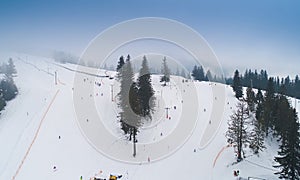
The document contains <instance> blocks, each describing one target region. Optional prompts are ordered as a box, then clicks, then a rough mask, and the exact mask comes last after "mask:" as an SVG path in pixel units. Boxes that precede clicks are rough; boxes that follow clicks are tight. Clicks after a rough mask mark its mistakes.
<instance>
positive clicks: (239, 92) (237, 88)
mask: <svg viewBox="0 0 300 180" xmlns="http://www.w3.org/2000/svg"><path fill="white" fill-rule="evenodd" d="M232 89H233V91H234V92H235V97H236V98H241V97H243V87H242V85H241V77H240V74H239V71H238V70H236V71H235V73H234V77H233V83H232Z"/></svg>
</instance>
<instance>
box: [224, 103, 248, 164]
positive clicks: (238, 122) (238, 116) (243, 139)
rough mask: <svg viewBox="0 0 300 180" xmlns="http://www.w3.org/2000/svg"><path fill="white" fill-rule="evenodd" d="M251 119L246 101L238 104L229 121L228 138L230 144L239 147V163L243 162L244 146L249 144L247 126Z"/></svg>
mask: <svg viewBox="0 0 300 180" xmlns="http://www.w3.org/2000/svg"><path fill="white" fill-rule="evenodd" d="M248 119H249V110H248V107H247V104H246V102H245V101H244V100H241V101H239V102H238V104H237V110H236V112H234V114H232V115H231V116H230V120H229V121H228V130H227V132H226V137H227V140H228V142H229V143H232V144H233V145H234V146H236V147H237V161H241V160H242V159H243V158H242V151H243V145H244V144H246V143H248V142H249V139H248V138H249V133H248V132H247V127H246V126H247V124H248V123H249V122H248Z"/></svg>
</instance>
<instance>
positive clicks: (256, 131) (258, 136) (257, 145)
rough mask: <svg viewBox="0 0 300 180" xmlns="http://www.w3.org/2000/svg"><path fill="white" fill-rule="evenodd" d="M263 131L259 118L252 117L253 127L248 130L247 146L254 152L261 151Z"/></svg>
mask: <svg viewBox="0 0 300 180" xmlns="http://www.w3.org/2000/svg"><path fill="white" fill-rule="evenodd" d="M264 139H265V138H264V132H263V129H262V126H261V122H259V120H257V119H254V128H253V130H252V131H251V132H250V145H249V147H250V148H251V149H252V150H253V152H254V154H258V153H259V151H263V149H264V148H265V145H264Z"/></svg>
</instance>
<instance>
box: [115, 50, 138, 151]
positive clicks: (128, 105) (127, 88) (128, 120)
mask: <svg viewBox="0 0 300 180" xmlns="http://www.w3.org/2000/svg"><path fill="white" fill-rule="evenodd" d="M128 57H129V56H128ZM118 76H119V77H120V92H119V94H118V98H119V105H120V107H121V112H120V123H121V129H122V130H123V131H124V133H125V135H129V137H128V138H129V141H131V140H133V156H135V155H136V144H135V143H136V142H137V140H136V135H137V132H138V128H139V127H140V126H141V118H140V116H139V115H140V113H141V111H140V109H141V108H140V100H139V96H138V88H137V85H136V83H135V82H134V74H133V70H132V66H131V62H130V58H127V60H126V63H125V64H124V65H123V66H122V68H120V69H119V72H118Z"/></svg>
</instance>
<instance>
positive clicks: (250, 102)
mask: <svg viewBox="0 0 300 180" xmlns="http://www.w3.org/2000/svg"><path fill="white" fill-rule="evenodd" d="M246 95H247V97H246V102H247V104H248V107H249V110H250V111H251V112H253V111H254V109H255V93H254V91H253V89H252V87H248V88H247V90H246Z"/></svg>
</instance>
